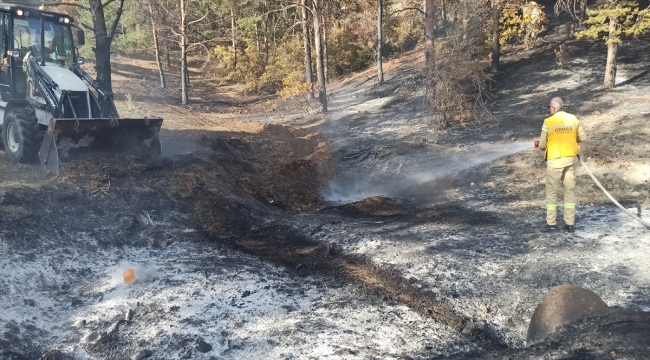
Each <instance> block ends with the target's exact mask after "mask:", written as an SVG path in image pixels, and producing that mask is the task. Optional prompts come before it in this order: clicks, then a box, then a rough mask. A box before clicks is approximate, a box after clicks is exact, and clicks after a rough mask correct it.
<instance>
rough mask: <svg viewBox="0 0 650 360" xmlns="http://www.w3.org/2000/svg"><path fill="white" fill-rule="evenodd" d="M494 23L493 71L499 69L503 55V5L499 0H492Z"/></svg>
mask: <svg viewBox="0 0 650 360" xmlns="http://www.w3.org/2000/svg"><path fill="white" fill-rule="evenodd" d="M492 11H493V14H492V15H493V16H492V20H493V25H492V72H493V73H495V72H497V71H499V58H500V57H501V43H500V42H499V40H500V39H501V27H500V25H501V24H500V21H501V7H500V6H499V0H492Z"/></svg>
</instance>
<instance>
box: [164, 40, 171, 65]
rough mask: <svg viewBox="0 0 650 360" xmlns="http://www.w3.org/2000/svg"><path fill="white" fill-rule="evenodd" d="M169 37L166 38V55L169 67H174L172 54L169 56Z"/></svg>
mask: <svg viewBox="0 0 650 360" xmlns="http://www.w3.org/2000/svg"><path fill="white" fill-rule="evenodd" d="M169 51H170V50H169V39H165V57H166V58H167V68H170V67H172V60H171V56H169Z"/></svg>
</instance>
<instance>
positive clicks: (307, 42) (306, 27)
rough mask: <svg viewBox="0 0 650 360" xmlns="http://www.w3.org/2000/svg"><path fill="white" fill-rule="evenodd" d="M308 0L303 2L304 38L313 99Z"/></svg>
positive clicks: (307, 79)
mask: <svg viewBox="0 0 650 360" xmlns="http://www.w3.org/2000/svg"><path fill="white" fill-rule="evenodd" d="M307 6H308V0H302V8H301V14H302V37H303V40H304V43H305V82H306V83H307V84H310V85H311V91H310V94H311V97H312V98H313V96H314V73H313V72H312V65H311V32H310V31H309V24H308V23H307V21H308V19H309V16H308V13H307Z"/></svg>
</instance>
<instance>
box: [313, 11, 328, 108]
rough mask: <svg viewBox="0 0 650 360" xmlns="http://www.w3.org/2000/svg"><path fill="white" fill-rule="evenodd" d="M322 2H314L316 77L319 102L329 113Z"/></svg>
mask: <svg viewBox="0 0 650 360" xmlns="http://www.w3.org/2000/svg"><path fill="white" fill-rule="evenodd" d="M321 1H322V0H313V3H314V7H313V10H314V12H313V14H314V16H313V18H314V19H313V23H314V47H315V48H316V77H317V78H318V102H319V103H320V105H321V112H322V113H323V114H325V113H327V88H326V84H325V68H324V65H325V64H324V62H323V44H322V40H323V39H322V37H323V36H322V34H321V29H322V28H321V19H322V8H321Z"/></svg>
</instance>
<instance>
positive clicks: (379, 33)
mask: <svg viewBox="0 0 650 360" xmlns="http://www.w3.org/2000/svg"><path fill="white" fill-rule="evenodd" d="M383 13H384V6H383V0H377V82H378V83H380V84H383V83H384V69H383V66H382V61H381V49H382V45H383V43H384V41H383V32H382V15H383Z"/></svg>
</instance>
